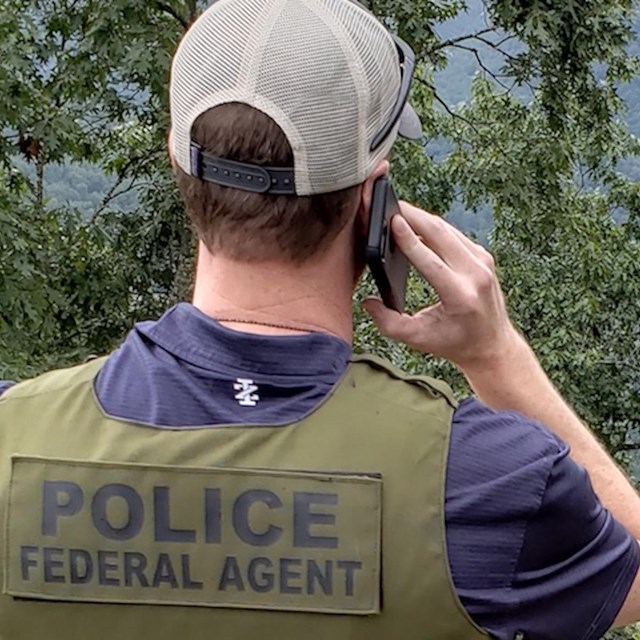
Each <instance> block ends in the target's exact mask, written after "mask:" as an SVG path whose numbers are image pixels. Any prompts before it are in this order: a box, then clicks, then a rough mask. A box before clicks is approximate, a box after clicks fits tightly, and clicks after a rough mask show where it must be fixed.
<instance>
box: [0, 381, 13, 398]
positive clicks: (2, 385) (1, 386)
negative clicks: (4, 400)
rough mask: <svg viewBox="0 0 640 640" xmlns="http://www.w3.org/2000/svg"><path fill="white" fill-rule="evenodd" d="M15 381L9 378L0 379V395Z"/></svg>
mask: <svg viewBox="0 0 640 640" xmlns="http://www.w3.org/2000/svg"><path fill="white" fill-rule="evenodd" d="M14 384H15V382H10V381H9V380H0V396H1V395H2V394H3V393H4V392H5V391H6V390H7V389H9V388H11V387H13V385H14Z"/></svg>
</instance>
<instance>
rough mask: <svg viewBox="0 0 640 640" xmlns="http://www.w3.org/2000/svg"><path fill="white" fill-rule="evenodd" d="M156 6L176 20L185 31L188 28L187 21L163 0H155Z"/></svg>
mask: <svg viewBox="0 0 640 640" xmlns="http://www.w3.org/2000/svg"><path fill="white" fill-rule="evenodd" d="M156 7H158V9H160V11H162V13H166V14H167V15H170V16H171V17H172V18H174V19H175V20H177V21H178V22H179V23H180V25H181V26H182V28H183V29H184V30H185V31H186V30H187V29H188V28H189V23H188V22H187V21H186V20H185V19H184V18H183V17H182V16H181V15H180V14H179V13H178V12H177V11H176V10H175V9H174V8H173V7H172V6H171V5H168V4H166V3H164V2H156Z"/></svg>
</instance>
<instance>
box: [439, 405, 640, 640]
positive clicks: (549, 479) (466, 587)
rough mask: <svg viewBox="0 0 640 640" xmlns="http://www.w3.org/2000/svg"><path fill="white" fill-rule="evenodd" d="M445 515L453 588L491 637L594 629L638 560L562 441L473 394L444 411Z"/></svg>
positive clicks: (558, 637) (588, 638) (625, 587)
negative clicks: (449, 413) (448, 417)
mask: <svg viewBox="0 0 640 640" xmlns="http://www.w3.org/2000/svg"><path fill="white" fill-rule="evenodd" d="M445 516H446V537H447V547H448V551H449V563H450V565H451V571H452V577H453V580H454V584H455V586H456V591H457V593H458V595H459V597H460V599H461V601H462V604H463V605H464V607H465V609H466V610H467V612H468V613H469V615H470V616H471V617H472V618H473V620H474V621H475V622H476V624H478V625H479V626H480V627H482V628H484V629H486V630H487V631H488V632H489V633H491V634H492V635H494V636H495V637H496V638H499V639H500V640H502V639H504V640H512V638H514V636H515V635H516V633H518V632H522V633H523V634H524V635H525V637H527V638H530V639H531V640H542V639H544V640H566V639H567V638H575V639H580V640H595V639H596V638H599V637H600V636H601V635H602V634H603V633H604V632H605V631H606V630H607V629H608V628H609V627H610V626H611V625H612V624H613V621H614V619H615V617H616V615H617V614H618V612H619V610H620V608H621V607H622V604H623V603H624V600H625V598H626V596H627V594H628V592H629V590H630V588H631V584H632V582H633V580H634V578H635V576H636V573H637V571H638V567H639V566H640V549H639V547H638V544H637V542H636V540H634V539H633V538H632V536H631V535H630V534H629V533H628V532H627V531H626V530H625V529H624V527H622V525H621V524H620V523H618V522H617V521H616V520H615V519H614V518H613V517H612V516H611V514H610V513H609V512H608V511H606V510H605V509H604V508H603V506H602V505H601V504H600V502H599V500H598V498H597V497H596V495H595V493H594V491H593V489H592V487H591V482H590V480H589V476H588V474H587V472H586V471H585V470H584V469H582V468H581V467H579V466H578V465H577V464H575V463H574V462H573V461H572V459H571V458H570V457H569V448H568V447H567V445H566V444H565V443H564V442H562V441H561V440H559V439H558V438H557V437H556V436H555V435H553V434H552V433H551V432H550V431H548V430H547V429H545V428H544V427H543V426H541V425H539V424H537V423H535V422H532V421H531V420H528V419H527V418H525V417H524V416H522V415H520V414H517V413H512V412H494V411H492V410H491V409H489V408H488V407H485V406H484V405H482V404H481V403H479V402H478V401H476V400H467V401H465V402H464V403H462V404H461V406H460V408H459V409H458V411H457V412H456V415H455V416H454V422H453V427H452V436H451V446H450V452H449V462H448V469H447V496H446V509H445Z"/></svg>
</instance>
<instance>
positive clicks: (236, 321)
mask: <svg viewBox="0 0 640 640" xmlns="http://www.w3.org/2000/svg"><path fill="white" fill-rule="evenodd" d="M216 321H217V322H230V323H233V324H254V325H257V326H260V327H273V328H274V329H286V330H287V331H299V332H301V333H313V332H314V331H315V329H304V328H303V327H294V326H292V325H287V324H277V323H275V322H263V321H261V320H241V319H240V318H216Z"/></svg>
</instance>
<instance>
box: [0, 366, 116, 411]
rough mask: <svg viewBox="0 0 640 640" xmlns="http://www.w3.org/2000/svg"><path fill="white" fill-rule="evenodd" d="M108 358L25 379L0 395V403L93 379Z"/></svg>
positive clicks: (54, 390)
mask: <svg viewBox="0 0 640 640" xmlns="http://www.w3.org/2000/svg"><path fill="white" fill-rule="evenodd" d="M106 359H107V358H106V357H103V358H96V359H95V360H91V361H90V362H87V363H85V364H81V365H77V366H75V367H70V368H68V369H57V370H55V371H50V372H48V373H44V374H42V375H40V376H38V377H37V378H32V379H31V380H25V381H24V382H20V383H18V384H17V385H15V386H14V387H11V388H10V389H8V390H7V391H5V393H3V394H2V396H0V404H2V403H5V402H9V401H11V400H16V399H18V398H32V397H34V396H39V395H43V394H46V393H54V392H60V391H62V390H68V389H70V388H72V387H76V386H80V385H82V384H85V383H87V382H90V381H91V380H93V378H94V377H95V376H96V375H97V373H98V371H100V369H101V367H102V365H103V364H104V362H105V360H106Z"/></svg>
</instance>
